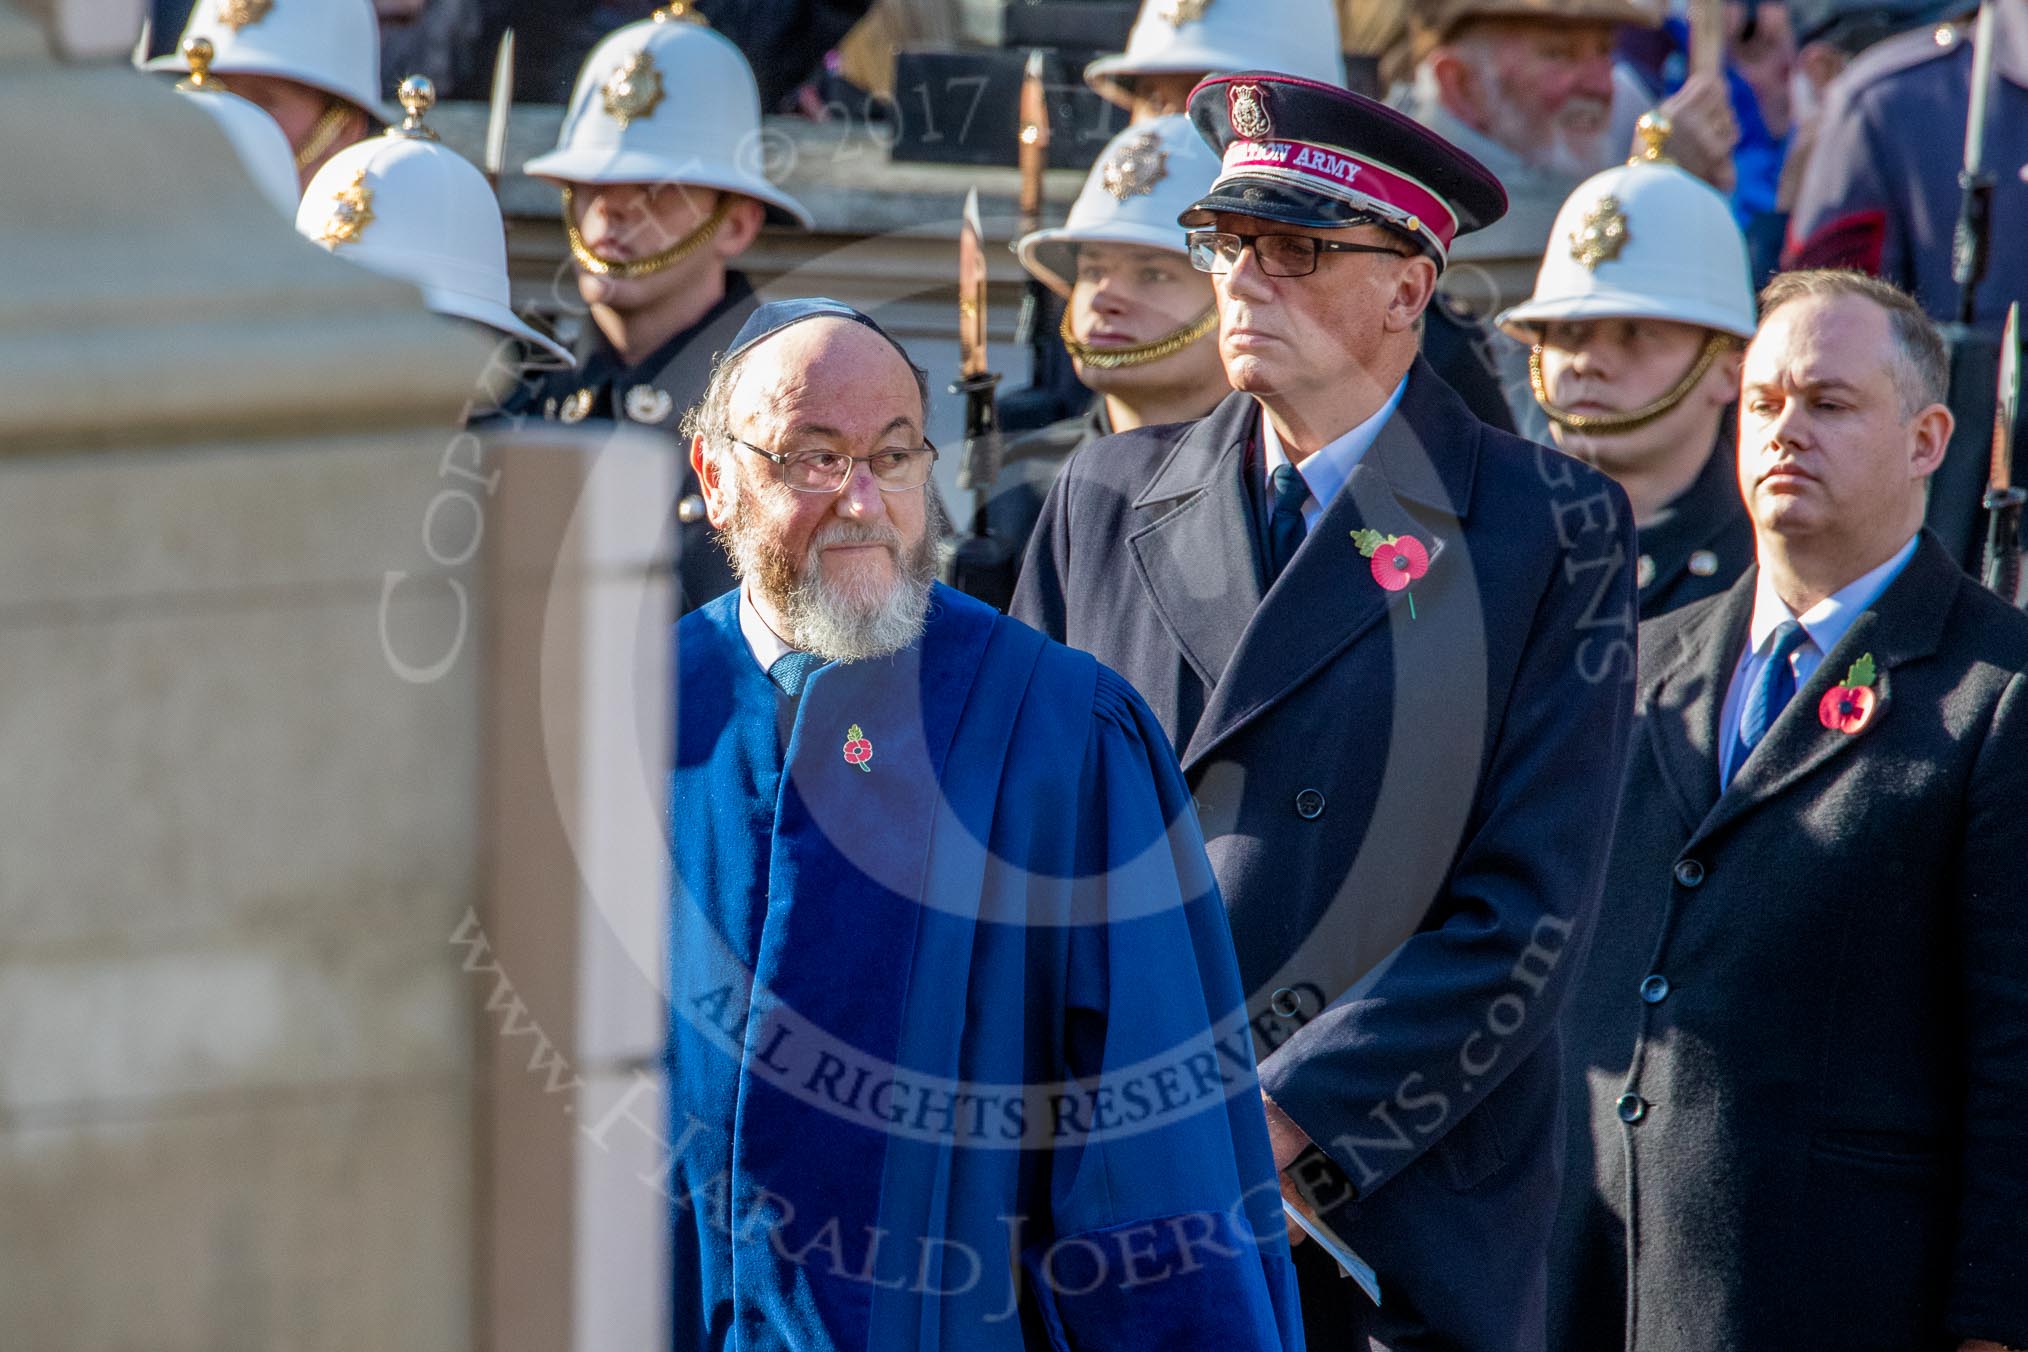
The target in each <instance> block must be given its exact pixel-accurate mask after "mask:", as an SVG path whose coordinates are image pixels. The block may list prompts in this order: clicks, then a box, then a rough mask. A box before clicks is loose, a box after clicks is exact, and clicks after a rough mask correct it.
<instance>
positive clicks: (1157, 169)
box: [1099, 131, 1169, 202]
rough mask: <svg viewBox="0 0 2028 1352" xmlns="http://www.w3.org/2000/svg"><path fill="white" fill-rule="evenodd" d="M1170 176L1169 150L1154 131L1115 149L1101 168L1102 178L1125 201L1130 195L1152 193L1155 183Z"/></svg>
mask: <svg viewBox="0 0 2028 1352" xmlns="http://www.w3.org/2000/svg"><path fill="white" fill-rule="evenodd" d="M1167 177H1169V152H1168V151H1166V150H1164V149H1162V138H1161V137H1159V136H1157V135H1156V134H1155V133H1154V132H1151V131H1150V132H1143V133H1141V135H1139V136H1136V137H1135V138H1134V139H1133V140H1131V141H1128V142H1127V143H1126V144H1125V145H1122V146H1121V147H1120V148H1119V149H1118V150H1116V151H1114V152H1113V155H1112V158H1111V159H1109V160H1107V161H1106V164H1105V168H1104V169H1103V170H1102V171H1100V178H1099V181H1100V183H1101V184H1103V185H1104V187H1105V190H1106V191H1107V192H1109V193H1111V194H1112V195H1113V196H1114V197H1115V198H1117V199H1118V200H1120V201H1122V202H1124V201H1126V200H1127V199H1128V198H1129V197H1148V196H1150V195H1152V194H1153V193H1154V191H1155V185H1156V184H1157V183H1160V182H1161V181H1162V180H1163V179H1165V178H1167Z"/></svg>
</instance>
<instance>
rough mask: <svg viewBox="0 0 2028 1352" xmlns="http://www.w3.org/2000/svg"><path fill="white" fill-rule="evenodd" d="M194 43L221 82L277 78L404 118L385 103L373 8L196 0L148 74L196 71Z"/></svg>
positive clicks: (330, 0)
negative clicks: (204, 50) (188, 56)
mask: <svg viewBox="0 0 2028 1352" xmlns="http://www.w3.org/2000/svg"><path fill="white" fill-rule="evenodd" d="M192 38H203V39H205V40H206V41H208V42H210V43H211V46H212V52H213V55H212V62H211V71H212V74H214V75H223V76H226V77H227V84H228V85H230V83H231V79H230V77H232V76H234V75H272V76H275V77H277V78H280V79H284V80H294V81H295V82H296V83H298V84H304V85H308V86H310V87H311V88H312V89H319V90H322V91H323V92H324V93H326V94H329V95H331V96H333V97H334V98H340V99H343V100H345V101H346V102H347V103H350V104H352V105H354V106H355V107H358V108H362V109H364V110H365V111H366V112H368V113H371V114H372V115H373V116H375V117H377V118H379V119H380V120H381V121H382V122H395V121H398V120H399V119H400V114H399V113H396V112H395V111H394V110H393V109H391V108H389V107H388V106H387V105H386V104H385V103H383V102H381V99H380V19H379V17H378V16H377V15H375V14H374V12H373V0H197V5H196V7H195V8H193V9H192V10H191V11H190V21H189V22H188V23H186V24H185V25H184V26H183V37H182V39H181V40H179V41H178V42H177V44H176V51H175V52H174V53H172V54H171V55H168V56H158V57H156V58H155V59H154V60H152V61H149V62H147V63H146V65H145V67H144V68H145V69H147V70H182V71H187V70H189V69H190V65H189V63H188V61H186V60H185V59H184V57H183V54H182V53H183V50H184V44H185V43H187V42H189V41H190V40H191V39H192Z"/></svg>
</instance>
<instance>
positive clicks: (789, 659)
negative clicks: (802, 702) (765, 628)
mask: <svg viewBox="0 0 2028 1352" xmlns="http://www.w3.org/2000/svg"><path fill="white" fill-rule="evenodd" d="M823 665H824V659H823V658H821V657H819V656H817V655H816V654H815V653H806V652H786V653H783V654H782V655H781V656H780V657H777V658H776V659H775V661H774V665H773V666H771V667H769V668H768V679H769V680H771V681H773V682H774V683H775V684H776V685H777V686H778V687H780V689H781V692H782V693H783V694H784V695H787V696H788V697H789V698H790V699H801V698H802V697H803V687H804V686H806V685H808V684H809V683H810V673H811V672H813V671H815V670H816V669H817V668H818V667H821V666H823Z"/></svg>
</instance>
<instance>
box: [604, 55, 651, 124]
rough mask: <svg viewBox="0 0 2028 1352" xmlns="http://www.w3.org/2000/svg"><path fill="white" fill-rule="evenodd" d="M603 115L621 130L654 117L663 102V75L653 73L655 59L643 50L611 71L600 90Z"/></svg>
mask: <svg viewBox="0 0 2028 1352" xmlns="http://www.w3.org/2000/svg"><path fill="white" fill-rule="evenodd" d="M600 92H601V93H602V94H604V96H605V103H606V113H607V115H608V116H610V117H611V118H612V119H613V121H615V122H617V123H619V124H620V127H621V129H622V130H624V129H625V128H626V126H627V124H628V123H630V122H636V121H639V120H641V119H643V118H646V117H648V116H650V115H651V114H652V113H654V111H655V109H656V107H657V106H659V105H660V104H661V102H662V93H663V91H662V72H661V71H659V70H656V69H655V57H654V54H653V53H652V52H650V51H649V50H648V49H647V48H645V47H643V48H642V49H641V50H640V51H638V52H635V53H634V54H633V55H632V56H630V57H628V58H627V59H626V60H625V61H623V62H621V63H620V64H619V65H618V66H617V67H615V68H614V70H613V73H612V74H611V75H608V76H607V77H606V82H605V84H604V85H603V86H601V88H600Z"/></svg>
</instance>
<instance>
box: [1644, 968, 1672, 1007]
mask: <svg viewBox="0 0 2028 1352" xmlns="http://www.w3.org/2000/svg"><path fill="white" fill-rule="evenodd" d="M1641 998H1642V999H1643V1000H1646V1001H1647V1002H1648V1003H1649V1004H1651V1005H1659V1004H1661V1003H1662V1002H1663V1001H1664V1000H1666V999H1668V998H1669V978H1668V977H1666V976H1659V975H1657V976H1651V977H1649V978H1648V979H1647V980H1646V981H1643V982H1642V983H1641Z"/></svg>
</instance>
